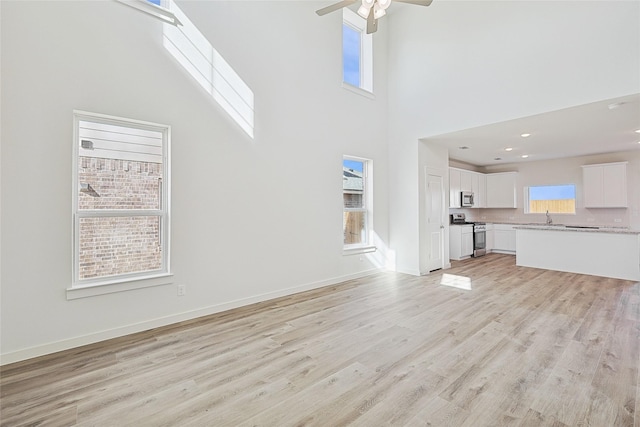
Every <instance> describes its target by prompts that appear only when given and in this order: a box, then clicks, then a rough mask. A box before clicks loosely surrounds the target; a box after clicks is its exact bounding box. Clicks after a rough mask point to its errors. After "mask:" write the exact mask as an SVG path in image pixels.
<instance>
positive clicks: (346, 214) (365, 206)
mask: <svg viewBox="0 0 640 427" xmlns="http://www.w3.org/2000/svg"><path fill="white" fill-rule="evenodd" d="M371 171H372V166H371V160H367V159H362V158H358V157H351V156H345V157H344V158H343V160H342V200H343V215H342V229H343V235H344V249H345V250H349V249H361V248H365V247H369V246H371V241H372V236H371V231H370V229H371V224H372V223H373V218H372V217H373V215H372V206H373V204H372V191H371V190H372V185H371V181H372V180H371Z"/></svg>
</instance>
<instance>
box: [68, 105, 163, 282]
mask: <svg viewBox="0 0 640 427" xmlns="http://www.w3.org/2000/svg"><path fill="white" fill-rule="evenodd" d="M170 130H171V129H170V127H169V126H167V125H161V124H156V123H149V122H142V121H138V120H131V119H126V118H120V117H113V116H107V115H102V114H94V113H87V112H81V111H75V112H74V149H73V168H74V169H73V170H74V180H73V230H74V238H73V271H74V281H73V286H72V287H74V288H84V287H90V286H95V285H104V284H114V283H121V282H127V281H133V280H138V279H145V278H153V277H158V276H162V275H167V274H168V273H169V225H170V221H169V211H170V191H169V189H170V179H169V178H170V177H169V152H170V150H169V143H170Z"/></svg>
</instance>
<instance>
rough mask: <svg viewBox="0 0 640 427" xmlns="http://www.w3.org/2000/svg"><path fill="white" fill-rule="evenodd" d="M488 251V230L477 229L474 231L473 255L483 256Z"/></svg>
mask: <svg viewBox="0 0 640 427" xmlns="http://www.w3.org/2000/svg"><path fill="white" fill-rule="evenodd" d="M486 253H487V231H486V230H477V231H475V230H474V232H473V256H474V257H477V256H482V255H484V254H486Z"/></svg>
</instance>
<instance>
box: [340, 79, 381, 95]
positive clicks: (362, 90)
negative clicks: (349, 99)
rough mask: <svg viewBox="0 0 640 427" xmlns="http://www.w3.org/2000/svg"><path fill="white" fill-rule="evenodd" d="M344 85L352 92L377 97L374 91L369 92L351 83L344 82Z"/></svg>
mask: <svg viewBox="0 0 640 427" xmlns="http://www.w3.org/2000/svg"><path fill="white" fill-rule="evenodd" d="M342 87H343V88H344V89H347V90H348V91H350V92H353V93H357V94H358V95H362V96H364V97H365V98H369V99H376V96H375V95H374V94H373V93H372V92H369V91H368V90H365V89H361V88H359V87H356V86H353V85H350V84H349V83H345V82H342Z"/></svg>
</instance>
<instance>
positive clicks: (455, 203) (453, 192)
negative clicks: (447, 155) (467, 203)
mask: <svg viewBox="0 0 640 427" xmlns="http://www.w3.org/2000/svg"><path fill="white" fill-rule="evenodd" d="M460 191H462V190H460V169H453V168H449V207H450V208H459V207H460Z"/></svg>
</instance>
